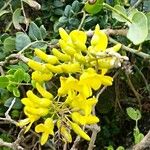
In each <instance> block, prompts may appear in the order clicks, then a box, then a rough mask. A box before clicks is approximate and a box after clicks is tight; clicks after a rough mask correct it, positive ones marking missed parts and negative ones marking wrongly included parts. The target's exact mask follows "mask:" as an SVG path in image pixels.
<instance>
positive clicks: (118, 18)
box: [112, 5, 127, 22]
mask: <svg viewBox="0 0 150 150" xmlns="http://www.w3.org/2000/svg"><path fill="white" fill-rule="evenodd" d="M114 8H115V9H116V10H118V11H119V12H120V13H122V14H124V15H125V16H127V12H126V9H125V8H124V7H123V6H120V5H115V6H114ZM112 17H113V18H115V19H117V20H118V21H120V22H126V21H127V20H126V19H124V18H123V17H121V16H120V15H119V14H117V13H115V12H114V11H113V12H112Z"/></svg>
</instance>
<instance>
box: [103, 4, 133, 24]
mask: <svg viewBox="0 0 150 150" xmlns="http://www.w3.org/2000/svg"><path fill="white" fill-rule="evenodd" d="M103 6H104V7H106V8H108V9H109V10H111V11H113V12H115V13H117V14H118V15H120V16H121V17H122V18H124V19H125V20H127V21H128V22H130V23H132V21H131V20H130V19H129V18H128V17H127V16H126V15H124V14H123V13H122V12H120V11H119V10H117V9H115V8H114V7H112V6H110V5H108V4H106V3H103Z"/></svg>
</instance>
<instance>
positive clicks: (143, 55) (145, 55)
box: [109, 37, 150, 59]
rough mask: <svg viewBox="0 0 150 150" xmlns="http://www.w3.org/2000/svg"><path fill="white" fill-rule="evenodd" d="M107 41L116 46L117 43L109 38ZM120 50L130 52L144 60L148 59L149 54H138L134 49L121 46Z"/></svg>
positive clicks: (149, 57)
mask: <svg viewBox="0 0 150 150" xmlns="http://www.w3.org/2000/svg"><path fill="white" fill-rule="evenodd" d="M109 41H110V42H111V43H114V44H118V43H119V42H117V41H116V40H114V39H113V38H111V37H109ZM122 49H124V50H126V51H128V52H131V53H133V54H136V55H138V56H140V57H142V58H144V59H150V55H149V54H146V53H143V52H139V51H138V50H136V49H133V48H129V47H127V46H125V45H123V44H122Z"/></svg>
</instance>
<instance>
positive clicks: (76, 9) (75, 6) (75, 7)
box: [72, 0, 80, 13]
mask: <svg viewBox="0 0 150 150" xmlns="http://www.w3.org/2000/svg"><path fill="white" fill-rule="evenodd" d="M72 10H73V11H74V12H76V13H77V12H79V10H80V3H79V2H78V1H77V0H75V1H74V2H73V3H72Z"/></svg>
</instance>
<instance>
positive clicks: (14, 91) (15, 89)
mask: <svg viewBox="0 0 150 150" xmlns="http://www.w3.org/2000/svg"><path fill="white" fill-rule="evenodd" d="M13 94H14V96H15V97H20V91H19V90H18V88H17V87H14V88H13Z"/></svg>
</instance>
